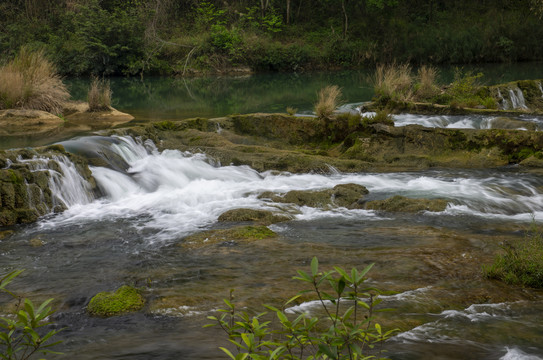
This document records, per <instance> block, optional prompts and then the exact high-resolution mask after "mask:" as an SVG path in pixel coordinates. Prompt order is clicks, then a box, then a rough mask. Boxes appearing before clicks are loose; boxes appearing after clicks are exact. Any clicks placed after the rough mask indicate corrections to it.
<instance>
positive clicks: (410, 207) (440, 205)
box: [366, 195, 447, 213]
mask: <svg viewBox="0 0 543 360" xmlns="http://www.w3.org/2000/svg"><path fill="white" fill-rule="evenodd" d="M446 207H447V200H443V199H410V198H406V197H404V196H399V195H396V196H393V197H391V198H388V199H386V200H374V201H368V202H367V203H366V209H369V210H382V211H390V212H410V213H414V212H419V211H432V212H439V211H444V210H445V208H446Z"/></svg>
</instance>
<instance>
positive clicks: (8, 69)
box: [0, 46, 70, 114]
mask: <svg viewBox="0 0 543 360" xmlns="http://www.w3.org/2000/svg"><path fill="white" fill-rule="evenodd" d="M69 97H70V94H69V93H68V90H67V89H66V86H65V85H64V83H63V82H62V79H61V78H60V76H59V75H58V74H57V71H56V68H55V66H54V65H53V63H52V62H51V61H49V60H48V59H47V57H46V56H45V52H44V51H43V50H38V51H32V50H30V49H28V48H27V47H24V46H23V47H22V48H21V49H20V51H19V54H17V56H16V57H15V58H14V59H13V60H11V61H9V62H7V63H6V64H4V65H2V66H0V109H9V108H21V109H35V110H43V111H47V112H50V113H52V114H60V113H61V112H62V109H63V104H64V102H65V101H66V100H68V98H69Z"/></svg>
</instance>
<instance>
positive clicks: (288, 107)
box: [286, 106, 298, 115]
mask: <svg viewBox="0 0 543 360" xmlns="http://www.w3.org/2000/svg"><path fill="white" fill-rule="evenodd" d="M286 111H287V114H289V115H294V114H296V112H297V111H298V109H297V108H294V107H292V106H287V110H286Z"/></svg>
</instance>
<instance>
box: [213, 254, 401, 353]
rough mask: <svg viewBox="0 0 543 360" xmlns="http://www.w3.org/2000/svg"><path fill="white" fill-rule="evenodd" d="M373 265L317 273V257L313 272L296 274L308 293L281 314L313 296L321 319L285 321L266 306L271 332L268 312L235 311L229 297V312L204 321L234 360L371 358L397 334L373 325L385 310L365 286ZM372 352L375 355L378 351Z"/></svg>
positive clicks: (285, 315) (374, 291) (280, 313)
mask: <svg viewBox="0 0 543 360" xmlns="http://www.w3.org/2000/svg"><path fill="white" fill-rule="evenodd" d="M372 266H373V264H372V265H369V266H367V267H366V268H365V269H364V270H362V271H358V270H357V269H355V268H353V269H352V270H351V271H350V272H349V273H347V272H346V271H345V270H344V269H342V268H340V267H335V268H334V269H335V270H331V271H327V272H320V271H319V263H318V260H317V258H316V257H315V258H313V260H312V261H311V273H306V272H304V271H302V270H298V276H296V277H294V279H295V280H298V281H301V282H302V283H306V284H308V285H309V286H310V287H311V289H309V290H304V291H301V292H300V293H299V294H298V295H296V296H294V297H293V298H291V299H290V300H288V301H287V302H286V303H285V305H284V306H283V309H284V307H286V306H287V305H289V304H291V303H293V302H294V301H296V300H297V299H298V298H299V297H300V296H302V294H307V293H313V294H314V295H315V296H316V301H317V302H318V303H319V304H320V308H321V310H322V311H323V312H324V316H323V318H322V319H319V318H317V317H310V316H309V314H307V313H302V314H300V315H298V316H296V317H295V318H292V316H291V318H289V315H290V314H288V313H287V311H285V310H283V309H278V308H275V307H273V306H269V305H267V306H266V308H267V309H268V310H270V311H271V312H272V313H273V314H274V315H275V316H276V317H277V319H278V320H279V324H278V326H277V328H276V327H273V328H272V326H271V324H272V322H271V321H267V320H264V319H265V317H266V315H267V313H266V312H263V313H259V314H257V315H254V316H251V315H249V314H248V313H247V312H238V311H237V308H236V306H235V304H234V303H232V293H231V296H230V300H226V299H225V300H224V302H225V303H226V305H227V308H226V309H221V310H219V312H221V313H222V315H221V316H220V317H216V316H210V317H208V319H209V320H212V321H213V324H209V325H206V327H208V326H220V327H221V328H222V329H223V330H224V331H225V332H226V334H227V335H228V338H229V341H230V342H231V343H232V344H233V345H234V347H235V349H236V351H237V354H236V355H234V354H233V353H232V352H231V351H230V350H228V349H226V348H224V347H221V350H223V351H224V352H225V353H226V354H227V355H228V356H229V357H230V358H231V359H234V360H236V359H249V358H250V359H262V360H264V359H321V358H322V359H367V358H373V356H371V357H366V356H367V355H368V354H369V353H370V352H371V351H372V350H371V349H373V348H374V346H375V345H376V344H378V343H381V342H383V341H385V340H386V339H388V338H389V337H390V336H391V335H392V334H393V333H394V332H395V331H397V330H391V331H387V332H384V331H383V330H382V328H381V326H380V325H379V324H377V323H375V324H374V323H373V321H374V314H375V312H378V311H385V310H388V309H381V310H377V309H376V306H377V305H378V304H379V302H380V299H379V298H378V297H377V295H378V294H379V293H380V292H379V290H377V289H375V288H373V287H368V286H366V285H365V284H364V282H365V281H366V277H365V276H366V274H367V273H368V271H369V270H370V269H371V267H372ZM325 284H326V285H327V286H325ZM330 294H332V295H330ZM364 298H365V300H362V299H364ZM345 307H347V308H345ZM376 353H377V355H379V351H377V352H376Z"/></svg>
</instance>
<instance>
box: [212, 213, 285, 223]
mask: <svg viewBox="0 0 543 360" xmlns="http://www.w3.org/2000/svg"><path fill="white" fill-rule="evenodd" d="M291 219H292V218H291V217H289V216H286V215H280V214H274V213H273V212H271V211H267V210H257V209H232V210H228V211H226V212H224V213H222V214H221V215H220V216H219V221H221V222H227V221H235V222H242V221H254V222H257V223H259V224H262V225H270V224H275V223H278V222H282V221H289V220H291Z"/></svg>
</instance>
